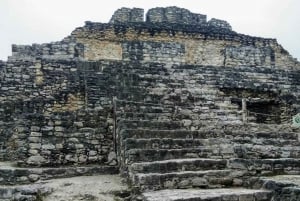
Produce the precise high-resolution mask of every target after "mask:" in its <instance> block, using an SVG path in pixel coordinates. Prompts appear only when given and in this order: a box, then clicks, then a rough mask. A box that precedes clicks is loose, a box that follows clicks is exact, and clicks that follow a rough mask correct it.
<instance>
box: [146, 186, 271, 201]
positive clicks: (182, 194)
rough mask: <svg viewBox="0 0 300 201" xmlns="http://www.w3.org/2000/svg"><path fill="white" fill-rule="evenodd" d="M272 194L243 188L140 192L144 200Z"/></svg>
mask: <svg viewBox="0 0 300 201" xmlns="http://www.w3.org/2000/svg"><path fill="white" fill-rule="evenodd" d="M272 196H273V193H272V191H268V190H250V189H243V188H226V189H224V188H220V189H166V190H160V191H153V192H145V193H142V198H143V200H144V201H196V200H197V201H204V200H205V201H213V200H215V201H221V200H222V201H223V200H228V201H235V200H236V201H237V200H240V201H244V200H247V201H270V200H271V199H272Z"/></svg>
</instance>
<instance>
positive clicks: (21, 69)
mask: <svg viewBox="0 0 300 201" xmlns="http://www.w3.org/2000/svg"><path fill="white" fill-rule="evenodd" d="M141 13H142V10H139V9H120V10H119V11H117V12H116V13H115V15H114V16H113V17H112V19H111V22H112V23H110V24H103V23H92V22H86V25H85V26H84V27H80V28H77V29H76V30H74V31H73V32H72V34H71V36H69V37H67V38H65V39H64V40H62V41H60V42H54V43H49V44H41V45H32V46H16V45H14V46H13V56H11V57H10V58H9V59H8V62H6V63H5V62H1V63H0V79H1V83H0V126H1V128H0V141H1V144H0V151H1V150H2V154H1V152H0V159H1V158H2V159H4V158H10V159H11V160H16V161H19V162H20V164H23V165H48V166H51V165H64V164H90V163H97V164H111V165H114V164H115V161H114V159H115V158H114V154H113V151H114V140H115V138H114V136H113V104H112V98H113V97H114V96H116V97H117V98H118V99H121V100H131V101H137V102H150V103H159V104H164V105H171V106H174V108H175V106H176V107H177V111H173V112H176V114H177V115H176V118H178V119H179V120H184V122H185V123H186V125H187V126H188V127H189V128H190V129H192V130H197V129H198V128H199V127H200V125H201V124H203V121H210V122H218V121H222V122H225V123H234V124H236V123H241V122H242V113H241V101H242V99H247V104H248V106H249V108H248V110H249V112H251V113H249V116H248V117H249V119H248V120H249V121H251V122H256V123H285V122H287V121H288V120H289V119H290V116H291V115H294V114H296V113H299V112H300V108H299V105H300V103H299V100H300V91H299V89H300V87H299V85H300V83H299V80H300V74H299V67H300V66H299V63H298V62H297V61H296V60H295V59H293V58H292V57H291V56H290V55H289V54H288V53H287V52H286V51H285V50H284V49H283V48H282V47H281V46H280V45H279V44H278V43H277V42H276V40H274V39H264V38H257V37H251V36H246V35H242V34H238V33H236V32H234V31H232V30H231V27H230V25H229V24H228V23H226V22H224V21H220V20H215V19H212V20H211V21H209V22H206V16H203V15H198V14H193V13H190V12H189V11H187V10H185V9H179V8H176V7H168V8H157V9H152V10H150V11H149V12H148V14H147V21H146V22H143V21H142V18H141ZM134 16H140V17H137V18H136V17H134ZM133 17H134V19H133ZM156 22H157V23H156ZM187 22H189V23H187ZM265 106H266V107H265ZM260 113H262V114H260Z"/></svg>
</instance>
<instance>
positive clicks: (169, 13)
mask: <svg viewBox="0 0 300 201" xmlns="http://www.w3.org/2000/svg"><path fill="white" fill-rule="evenodd" d="M146 22H151V23H157V22H168V23H178V24H190V25H203V24H205V23H206V15H202V14H196V13H192V12H190V11H189V10H187V9H184V8H178V7H175V6H172V7H166V8H160V7H159V8H152V9H150V10H149V11H148V13H147V14H146Z"/></svg>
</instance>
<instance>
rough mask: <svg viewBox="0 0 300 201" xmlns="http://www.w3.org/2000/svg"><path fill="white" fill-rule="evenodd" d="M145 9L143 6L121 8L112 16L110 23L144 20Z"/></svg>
mask: <svg viewBox="0 0 300 201" xmlns="http://www.w3.org/2000/svg"><path fill="white" fill-rule="evenodd" d="M143 21H144V9H142V8H132V9H130V8H124V7H123V8H120V9H118V10H117V11H116V12H115V13H114V14H113V16H112V17H111V19H110V21H109V23H120V22H121V23H122V22H123V23H124V22H143Z"/></svg>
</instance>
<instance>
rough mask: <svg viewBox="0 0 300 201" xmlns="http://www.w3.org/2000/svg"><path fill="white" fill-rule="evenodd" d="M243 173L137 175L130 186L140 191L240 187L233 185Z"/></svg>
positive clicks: (132, 177)
mask: <svg viewBox="0 0 300 201" xmlns="http://www.w3.org/2000/svg"><path fill="white" fill-rule="evenodd" d="M243 174H244V172H239V173H237V172H235V173H234V175H232V174H231V170H207V171H182V172H169V173H164V174H160V173H148V174H144V173H138V174H133V175H132V176H131V179H132V185H133V186H135V187H137V188H139V189H140V191H149V190H160V189H167V188H169V189H170V188H172V189H174V188H182V189H184V188H222V187H231V186H234V185H235V184H236V186H242V184H243V183H242V182H240V183H234V180H235V179H240V178H241V177H242V176H243Z"/></svg>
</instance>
